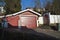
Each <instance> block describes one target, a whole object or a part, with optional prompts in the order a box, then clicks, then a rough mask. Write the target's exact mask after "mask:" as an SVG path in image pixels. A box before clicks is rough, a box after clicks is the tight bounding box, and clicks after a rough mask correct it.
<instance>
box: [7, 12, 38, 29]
mask: <svg viewBox="0 0 60 40" xmlns="http://www.w3.org/2000/svg"><path fill="white" fill-rule="evenodd" d="M24 15H28V16H35V17H36V19H34V18H30V20H32V19H33V20H34V21H36V20H37V18H38V16H37V15H35V14H33V13H32V12H29V11H26V12H24V13H21V14H18V15H15V16H8V17H7V20H8V23H9V24H10V25H12V26H13V27H18V26H21V25H19V24H18V23H19V22H20V21H19V20H20V18H21V16H24ZM28 19H29V18H28ZM28 19H27V20H28ZM22 20H23V21H25V20H24V18H22ZM28 23H29V21H28ZM20 24H22V23H21V22H20ZM36 25H37V24H36V22H35V24H33V25H32V26H33V27H36ZM28 26H29V24H28ZM28 28H29V27H28Z"/></svg>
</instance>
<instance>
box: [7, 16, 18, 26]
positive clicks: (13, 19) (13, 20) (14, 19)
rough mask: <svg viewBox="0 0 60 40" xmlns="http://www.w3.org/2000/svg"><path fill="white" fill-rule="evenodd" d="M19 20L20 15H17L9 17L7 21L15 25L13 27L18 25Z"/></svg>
mask: <svg viewBox="0 0 60 40" xmlns="http://www.w3.org/2000/svg"><path fill="white" fill-rule="evenodd" d="M18 20H19V16H18V15H16V16H11V17H7V21H8V23H9V24H10V25H11V26H13V27H16V26H18Z"/></svg>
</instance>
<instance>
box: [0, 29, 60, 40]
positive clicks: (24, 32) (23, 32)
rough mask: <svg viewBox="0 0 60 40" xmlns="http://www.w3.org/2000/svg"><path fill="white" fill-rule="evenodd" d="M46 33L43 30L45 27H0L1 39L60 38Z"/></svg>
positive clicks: (38, 39)
mask: <svg viewBox="0 0 60 40" xmlns="http://www.w3.org/2000/svg"><path fill="white" fill-rule="evenodd" d="M41 30H42V31H41ZM46 33H48V32H46ZM46 33H45V32H44V31H43V29H38V28H37V29H34V30H32V29H27V28H21V29H16V28H7V29H0V35H1V36H0V40H60V39H59V38H56V37H54V36H51V35H48V34H46Z"/></svg>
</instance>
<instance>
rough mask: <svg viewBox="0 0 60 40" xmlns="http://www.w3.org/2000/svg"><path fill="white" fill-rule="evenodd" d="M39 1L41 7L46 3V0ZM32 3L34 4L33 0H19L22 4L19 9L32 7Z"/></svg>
mask: <svg viewBox="0 0 60 40" xmlns="http://www.w3.org/2000/svg"><path fill="white" fill-rule="evenodd" d="M49 1H51V0H49ZM40 3H41V7H42V8H43V7H44V6H45V4H46V0H40ZM1 4H5V3H4V2H3V3H1V2H0V5H1ZM34 4H35V2H34V0H21V6H22V8H21V9H22V10H24V9H26V8H27V7H34V6H35V5H34Z"/></svg>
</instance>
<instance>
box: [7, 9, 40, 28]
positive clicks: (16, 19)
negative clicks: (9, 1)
mask: <svg viewBox="0 0 60 40" xmlns="http://www.w3.org/2000/svg"><path fill="white" fill-rule="evenodd" d="M40 15H41V14H39V13H37V12H35V11H33V10H31V9H26V10H23V11H20V12H17V13H14V14H10V15H7V16H6V17H7V21H8V23H9V25H11V26H12V27H17V28H18V27H20V26H26V27H27V28H31V29H34V28H36V27H37V19H38V16H40Z"/></svg>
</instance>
